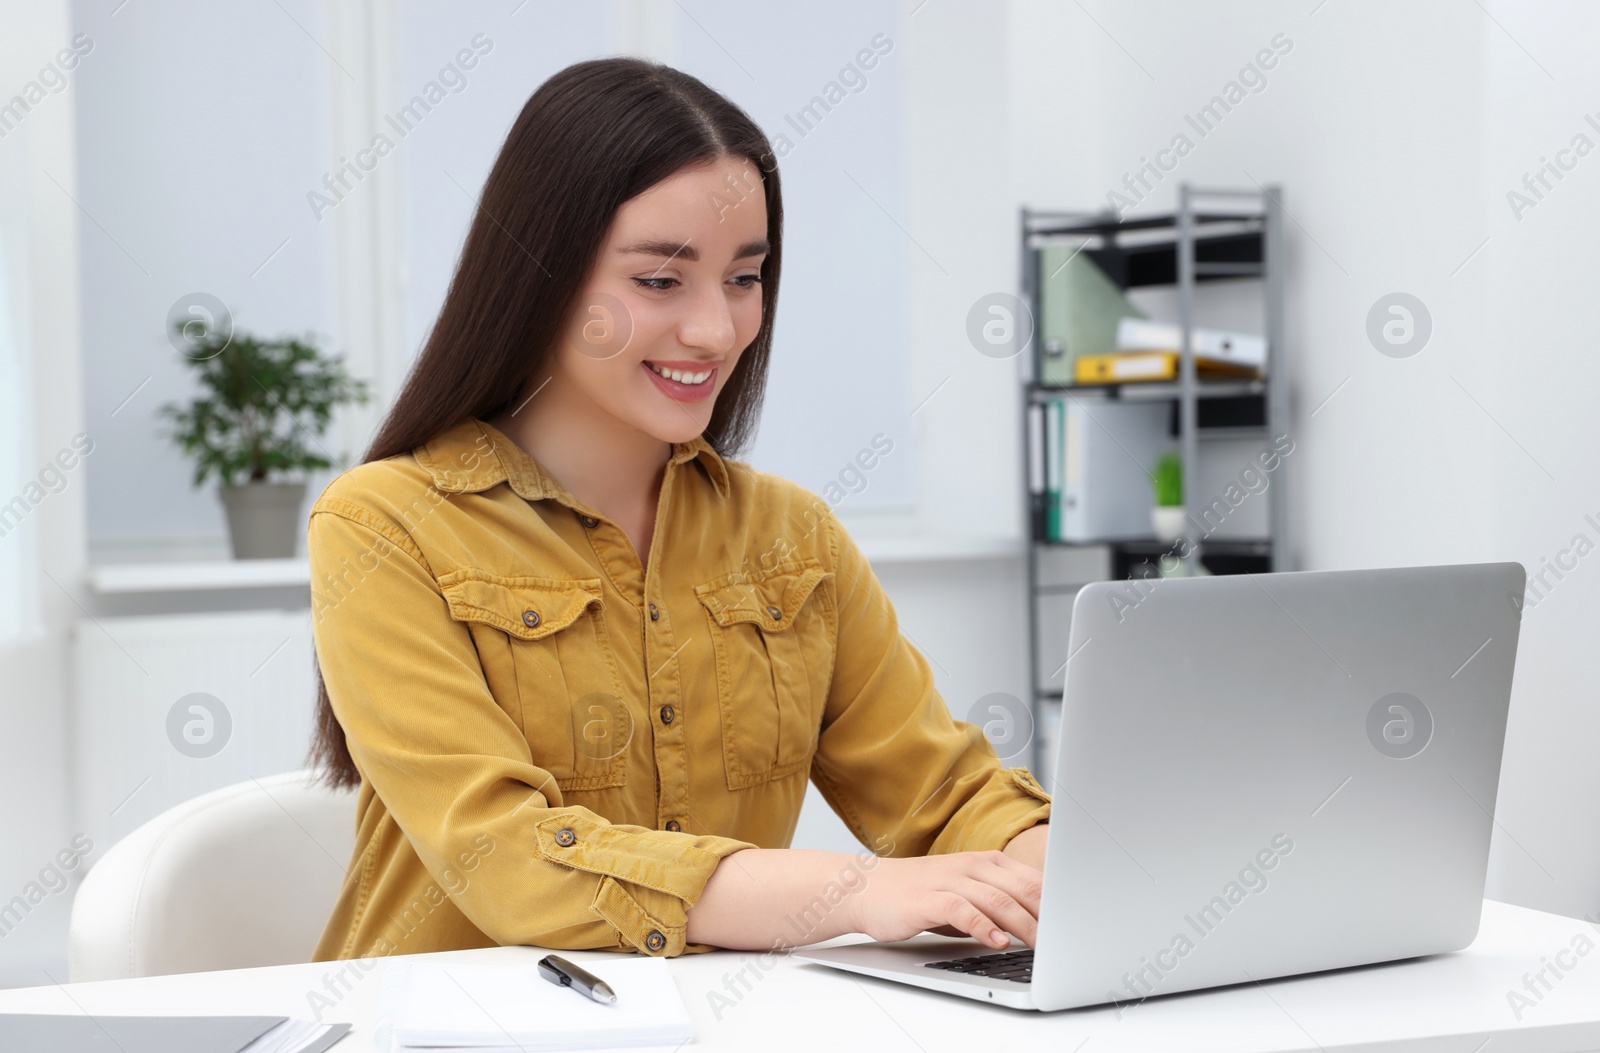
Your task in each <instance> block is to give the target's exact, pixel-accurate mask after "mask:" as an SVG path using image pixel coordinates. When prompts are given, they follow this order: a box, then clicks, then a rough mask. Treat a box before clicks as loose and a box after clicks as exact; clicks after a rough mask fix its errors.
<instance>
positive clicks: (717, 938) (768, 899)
mask: <svg viewBox="0 0 1600 1053" xmlns="http://www.w3.org/2000/svg"><path fill="white" fill-rule="evenodd" d="M882 862H884V861H883V860H881V859H879V858H877V857H876V856H872V855H870V854H863V855H860V856H853V855H848V854H846V853H844V852H823V851H818V850H815V849H805V848H746V849H744V850H742V851H739V852H734V853H732V854H731V855H728V856H724V857H723V859H722V861H721V862H720V863H718V864H717V869H716V870H715V871H714V872H713V873H712V875H711V880H709V881H707V882H706V887H705V890H704V891H703V892H702V893H701V894H700V898H699V900H697V901H696V902H695V905H694V906H693V907H691V908H689V924H688V931H687V934H686V936H687V939H688V941H689V942H690V943H707V944H711V945H712V946H715V947H723V948H727V949H729V950H761V951H766V950H771V949H772V948H773V947H774V946H775V945H779V946H781V945H783V944H787V945H788V946H791V947H800V946H804V945H805V944H808V943H816V942H818V941H819V940H827V939H832V938H833V937H835V936H839V935H842V934H844V933H847V932H854V931H857V930H856V927H855V921H854V914H853V910H852V908H853V906H854V902H853V901H854V900H855V899H856V896H857V894H858V893H860V892H861V891H862V889H863V888H864V887H865V886H866V883H867V882H869V881H870V880H871V879H872V872H873V870H874V869H876V867H877V866H878V864H880V863H882Z"/></svg>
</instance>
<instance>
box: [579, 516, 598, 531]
mask: <svg viewBox="0 0 1600 1053" xmlns="http://www.w3.org/2000/svg"><path fill="white" fill-rule="evenodd" d="M583 525H584V526H586V527H588V528H589V529H590V530H593V529H594V528H595V527H597V526H599V525H600V520H598V519H596V518H595V517H594V516H584V517H583Z"/></svg>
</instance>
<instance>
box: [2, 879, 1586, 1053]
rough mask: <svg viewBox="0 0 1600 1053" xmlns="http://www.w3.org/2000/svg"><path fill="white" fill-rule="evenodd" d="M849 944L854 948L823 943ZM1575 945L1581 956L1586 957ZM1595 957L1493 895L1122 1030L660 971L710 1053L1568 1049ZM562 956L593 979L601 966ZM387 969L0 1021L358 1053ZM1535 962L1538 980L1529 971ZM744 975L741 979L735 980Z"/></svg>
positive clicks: (48, 1003)
mask: <svg viewBox="0 0 1600 1053" xmlns="http://www.w3.org/2000/svg"><path fill="white" fill-rule="evenodd" d="M851 939H859V937H855V938H844V939H841V940H839V941H835V942H850V941H851ZM1575 945H1576V947H1578V948H1583V947H1586V948H1587V950H1586V951H1584V952H1583V953H1582V954H1580V953H1579V950H1578V949H1575ZM1596 950H1600V931H1597V930H1596V929H1595V927H1593V926H1591V925H1589V924H1588V923H1586V922H1583V921H1576V920H1574V919H1571V918H1563V917H1560V916H1558V915H1554V914H1546V913H1543V912H1540V911H1534V910H1528V909H1526V908H1523V907H1514V906H1510V905H1508V904H1504V903H1496V902H1493V901H1489V902H1486V903H1485V904H1484V913H1483V927H1482V929H1481V930H1480V932H1479V935H1478V939H1477V940H1476V941H1475V942H1474V943H1473V945H1472V946H1471V947H1470V948H1468V949H1467V950H1465V951H1462V952H1460V953H1458V954H1448V955H1436V956H1434V957H1431V958H1420V959H1414V960H1411V961H1406V962H1397V963H1392V964H1388V965H1377V966H1368V967H1365V968H1359V969H1346V970H1341V971H1337V972H1332V973H1323V974H1319V975H1315V976H1306V977H1298V978H1292V979H1284V980H1270V981H1267V982H1265V983H1263V984H1259V985H1253V984H1246V985H1242V986H1238V987H1229V988H1222V989H1219V990H1212V991H1201V992H1193V993H1189V994H1180V995H1170V996H1167V997H1165V998H1154V999H1150V1000H1149V1001H1146V1002H1145V1003H1143V1004H1142V1005H1139V1006H1137V1007H1135V1008H1131V1009H1128V1010H1125V1011H1124V1012H1123V1013H1122V1016H1121V1018H1120V1019H1119V1018H1118V1015H1117V1013H1116V1012H1115V1011H1114V1010H1113V1009H1111V1008H1109V1007H1107V1008H1095V1009H1077V1010H1066V1011H1064V1012H1058V1013H1030V1012H1022V1011H1018V1010H1011V1009H1003V1008H1000V1007H997V1006H991V1005H985V1004H982V1003H979V1002H973V1001H969V1000H967V999H959V998H951V997H947V996H942V995H935V994H932V993H930V992H925V991H921V990H918V989H915V988H911V987H906V986H903V985H900V984H894V983H891V982H888V981H879V980H872V979H866V978H859V979H858V978H854V977H851V976H849V975H847V974H844V973H839V972H835V971H833V970H830V969H826V968H823V967H821V966H817V965H810V964H806V963H801V962H797V961H793V960H791V959H787V958H774V959H771V961H773V962H774V963H775V964H774V965H773V967H772V968H771V969H770V971H767V972H765V973H763V972H761V971H760V970H759V969H757V968H756V963H757V962H758V960H759V958H760V955H757V954H740V953H738V952H731V951H719V952H715V953H711V954H698V955H685V956H683V957H679V958H675V959H672V960H671V965H672V970H673V976H674V978H675V979H676V980H677V982H678V986H679V989H680V990H681V991H682V992H683V996H684V1000H685V1001H686V1002H687V1003H688V1005H689V1011H690V1013H691V1014H692V1015H693V1017H694V1021H695V1032H696V1040H695V1046H696V1047H703V1048H709V1049H740V1050H749V1049H807V1050H815V1049H830V1048H845V1049H872V1050H916V1049H918V1048H920V1049H923V1050H927V1051H930V1053H931V1051H933V1050H973V1051H976V1050H981V1049H990V1048H994V1044H995V1043H996V1042H997V1041H1005V1042H1007V1043H1011V1045H1010V1046H1009V1048H1011V1049H1017V1050H1027V1049H1041V1050H1052V1051H1053V1050H1060V1051H1063V1053H1073V1051H1076V1050H1078V1049H1080V1048H1082V1049H1083V1050H1084V1053H1102V1051H1112V1050H1115V1051H1133V1050H1141V1051H1143V1050H1149V1051H1155V1050H1160V1051H1163V1053H1172V1051H1189V1050H1193V1051H1217V1053H1221V1051H1227V1053H1266V1051H1283V1050H1319V1049H1320V1050H1323V1051H1326V1053H1334V1050H1336V1049H1338V1050H1345V1049H1361V1050H1364V1051H1365V1050H1371V1051H1378V1050H1382V1051H1386V1053H1387V1051H1402V1050H1403V1051H1406V1053H1424V1051H1425V1053H1511V1051H1515V1053H1565V1051H1579V1050H1596V1049H1600V953H1595V951H1596ZM545 953H546V952H545V951H542V950H540V949H537V948H532V947H491V948H486V949H483V950H474V951H449V952H444V953H441V954H436V955H428V956H427V957H429V958H438V959H441V960H456V961H490V962H496V961H504V962H510V961H516V962H534V961H537V960H538V959H539V958H540V957H542V956H543V955H544V954H545ZM1558 953H1560V954H1561V958H1560V959H1557V954H1558ZM562 954H564V955H566V956H568V957H570V958H572V959H573V960H575V961H578V962H579V963H585V962H589V963H594V964H595V965H596V967H597V968H599V967H600V966H603V964H604V962H605V961H606V960H607V958H609V957H611V956H610V955H608V954H605V953H584V952H569V951H563V952H562ZM613 960H614V959H613ZM1558 961H1560V962H1566V963H1571V967H1570V968H1565V967H1561V973H1560V974H1559V975H1558V974H1557V973H1556V972H1555V970H1554V969H1553V968H1551V964H1552V963H1556V962H1558ZM382 962H383V959H368V960H365V961H363V962H362V963H353V962H319V963H314V964H309V965H285V966H276V967H272V968H264V969H236V970H230V971H226V972H211V973H185V974H182V975H178V976H152V977H144V978H140V979H135V980H116V981H104V982H98V983H83V984H68V985H66V986H62V987H28V988H18V989H14V990H0V1012H35V1013H99V1014H132V1013H151V1014H161V1013H174V1014H176V1013H238V1014H271V1015H288V1016H296V1017H301V1018H305V1019H316V1018H317V1014H318V1010H319V1004H320V1005H321V1006H322V1009H321V1012H322V1015H321V1019H323V1020H327V1021H349V1022H351V1023H353V1024H354V1025H355V1027H354V1029H353V1030H352V1032H351V1034H349V1035H347V1036H346V1037H345V1038H344V1039H343V1040H342V1041H341V1042H340V1043H339V1044H338V1045H336V1046H334V1047H333V1051H334V1053H367V1051H368V1050H369V1049H371V1031H370V1028H369V1026H368V1025H369V1022H370V1020H371V1017H372V1013H373V1011H374V1008H375V1003H376V996H377V991H378V985H379V982H380V980H381V977H382V973H383V970H382ZM363 965H365V966H367V967H366V968H365V969H364V970H363V968H362V966H363ZM1558 967H1559V966H1558ZM1541 968H1543V969H1545V973H1544V977H1543V980H1544V981H1545V982H1543V983H1542V982H1541V981H1540V979H1539V978H1538V977H1536V976H1535V975H1534V974H1536V973H1537V972H1538V971H1539V970H1540V969H1541ZM741 969H743V970H744V974H743V980H742V981H741V979H740V978H739V977H738V976H737V975H736V974H738V973H739V972H740V970H741ZM1546 983H1547V984H1548V988H1549V989H1548V990H1546V989H1545V987H1546ZM1530 986H1531V989H1532V992H1533V993H1531V994H1530V993H1528V992H1529V987H1530ZM1513 991H1515V992H1518V993H1520V994H1521V996H1522V1001H1521V1002H1520V1003H1518V1004H1513V1002H1512V1000H1511V999H1509V998H1508V995H1509V994H1510V993H1511V992H1513ZM713 992H715V993H716V994H717V996H718V997H716V998H713V997H712V993H713ZM574 997H577V996H576V995H574ZM319 998H320V999H321V1002H320V1003H319V1001H318V999H319ZM328 1002H332V1003H333V1004H332V1006H331V1008H330V1007H328V1006H327V1003H328Z"/></svg>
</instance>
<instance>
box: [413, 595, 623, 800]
mask: <svg viewBox="0 0 1600 1053" xmlns="http://www.w3.org/2000/svg"><path fill="white" fill-rule="evenodd" d="M439 584H440V587H441V589H442V590H443V592H444V596H445V599H446V601H448V603H449V605H450V616H451V617H452V618H454V619H456V620H457V621H461V622H466V623H467V624H468V625H469V627H470V628H471V630H472V634H473V638H474V640H476V641H477V644H478V653H479V655H480V656H481V658H482V660H483V664H484V671H485V673H486V674H487V675H488V677H489V684H490V689H491V690H492V691H493V692H494V693H495V696H496V699H497V700H498V701H499V702H500V705H501V706H502V708H504V709H506V711H507V712H508V713H510V714H512V716H513V717H514V718H515V719H517V720H518V721H520V723H521V726H522V731H523V734H524V735H526V736H527V739H528V746H529V747H530V749H531V750H532V754H533V762H534V763H535V764H537V765H538V766H539V767H541V768H543V769H545V770H546V771H548V772H549V773H550V774H551V776H553V777H554V778H555V780H556V783H557V785H558V786H560V788H561V789H562V791H564V792H565V791H572V790H595V789H600V788H602V787H607V786H622V785H624V784H625V782H626V776H627V769H626V763H625V762H626V752H627V748H628V743H629V741H630V739H631V738H632V732H633V718H632V715H631V714H630V713H629V711H628V707H627V703H626V700H625V699H624V698H623V696H622V689H621V682H620V680H619V679H618V677H617V666H616V656H615V653H614V652H613V650H612V647H611V640H610V637H609V636H608V635H607V633H606V627H605V620H604V619H603V618H602V616H601V612H602V610H603V604H604V601H603V600H602V593H601V588H600V579H599V578H535V577H505V576H499V575H491V574H486V573H484V572H482V571H478V570H461V571H455V572H452V573H450V574H447V575H445V576H444V577H443V578H441V579H440V582H439Z"/></svg>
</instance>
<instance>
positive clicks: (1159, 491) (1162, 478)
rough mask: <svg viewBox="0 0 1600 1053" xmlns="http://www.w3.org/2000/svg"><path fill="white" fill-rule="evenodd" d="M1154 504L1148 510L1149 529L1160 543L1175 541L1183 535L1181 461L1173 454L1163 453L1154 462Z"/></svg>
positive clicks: (1152, 477)
mask: <svg viewBox="0 0 1600 1053" xmlns="http://www.w3.org/2000/svg"><path fill="white" fill-rule="evenodd" d="M1151 480H1152V482H1153V484H1154V486H1155V492H1156V493H1155V496H1156V503H1155V507H1154V508H1152V509H1150V528H1151V530H1153V531H1154V532H1155V535H1156V537H1157V538H1159V539H1161V540H1162V541H1176V540H1177V539H1178V538H1179V537H1180V536H1182V534H1183V528H1184V518H1185V515H1184V511H1183V459H1182V458H1181V457H1179V456H1178V455H1177V454H1175V453H1170V452H1169V453H1164V454H1162V455H1161V457H1160V459H1158V460H1157V461H1156V470H1155V474H1154V475H1152V476H1151Z"/></svg>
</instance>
